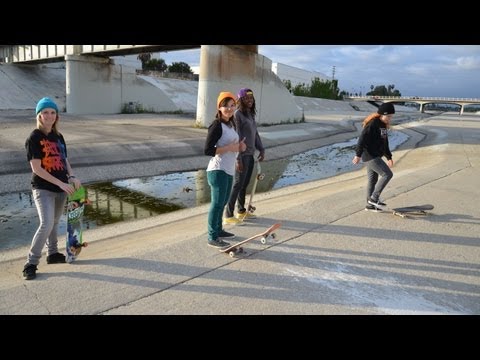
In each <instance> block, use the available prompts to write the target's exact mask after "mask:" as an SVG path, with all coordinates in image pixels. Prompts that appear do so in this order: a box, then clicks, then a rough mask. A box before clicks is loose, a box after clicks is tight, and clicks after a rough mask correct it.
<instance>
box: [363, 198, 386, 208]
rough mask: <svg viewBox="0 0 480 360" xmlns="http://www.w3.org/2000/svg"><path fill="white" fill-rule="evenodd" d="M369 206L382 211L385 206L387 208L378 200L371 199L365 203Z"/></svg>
mask: <svg viewBox="0 0 480 360" xmlns="http://www.w3.org/2000/svg"><path fill="white" fill-rule="evenodd" d="M367 202H368V203H369V204H370V205H373V206H375V207H376V208H379V209H382V208H384V207H385V206H387V204H385V203H384V202H381V201H380V200H377V201H375V200H373V199H368V201H367Z"/></svg>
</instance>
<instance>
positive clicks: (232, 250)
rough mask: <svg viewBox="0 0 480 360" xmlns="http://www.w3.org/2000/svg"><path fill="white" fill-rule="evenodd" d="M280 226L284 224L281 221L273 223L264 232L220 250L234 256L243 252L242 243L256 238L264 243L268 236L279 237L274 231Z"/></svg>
mask: <svg viewBox="0 0 480 360" xmlns="http://www.w3.org/2000/svg"><path fill="white" fill-rule="evenodd" d="M280 226H282V224H281V223H276V224H273V225H272V226H270V227H269V228H268V229H267V230H265V231H264V232H262V233H260V234H257V235H253V236H252V237H249V238H248V239H245V240H242V241H240V242H238V243H236V244H234V245H231V246H228V247H226V248H223V249H220V252H223V253H225V254H228V255H230V257H234V256H235V254H237V253H243V247H242V245H243V244H245V243H247V242H249V241H252V240H255V239H260V242H261V243H262V244H266V243H267V239H268V238H272V239H275V238H276V237H277V235H276V234H275V233H274V231H275V230H277V229H278V228H279V227H280Z"/></svg>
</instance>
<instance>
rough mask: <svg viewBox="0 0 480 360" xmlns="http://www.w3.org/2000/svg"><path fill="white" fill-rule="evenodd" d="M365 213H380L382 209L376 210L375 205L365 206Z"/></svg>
mask: <svg viewBox="0 0 480 360" xmlns="http://www.w3.org/2000/svg"><path fill="white" fill-rule="evenodd" d="M365 211H371V212H382V209H380V208H377V207H376V206H375V205H367V206H365Z"/></svg>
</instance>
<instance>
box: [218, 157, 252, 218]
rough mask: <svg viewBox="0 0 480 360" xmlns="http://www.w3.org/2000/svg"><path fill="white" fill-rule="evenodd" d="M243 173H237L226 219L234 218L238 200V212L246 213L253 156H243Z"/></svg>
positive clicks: (226, 210) (226, 211)
mask: <svg viewBox="0 0 480 360" xmlns="http://www.w3.org/2000/svg"><path fill="white" fill-rule="evenodd" d="M242 163H243V171H242V172H238V171H237V172H235V183H234V184H233V189H232V193H231V194H230V200H229V201H228V204H227V207H226V209H225V217H232V216H233V212H234V210H235V203H236V202H237V200H238V212H241V213H243V212H245V211H246V209H245V196H246V194H247V186H248V183H249V182H250V178H251V177H252V172H253V165H255V159H254V158H253V155H245V156H242Z"/></svg>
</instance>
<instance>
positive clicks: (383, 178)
mask: <svg viewBox="0 0 480 360" xmlns="http://www.w3.org/2000/svg"><path fill="white" fill-rule="evenodd" d="M365 165H366V166H367V178H368V185H367V202H368V200H369V199H372V200H374V201H377V200H379V199H380V194H381V193H382V191H383V189H385V186H387V184H388V182H389V181H390V180H391V179H392V177H393V173H392V170H390V168H389V167H388V165H387V164H386V163H385V161H383V160H382V158H381V157H377V158H375V159H372V160H369V161H367V162H366V163H365ZM379 175H380V180H378V176H379ZM367 205H368V203H367Z"/></svg>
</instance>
